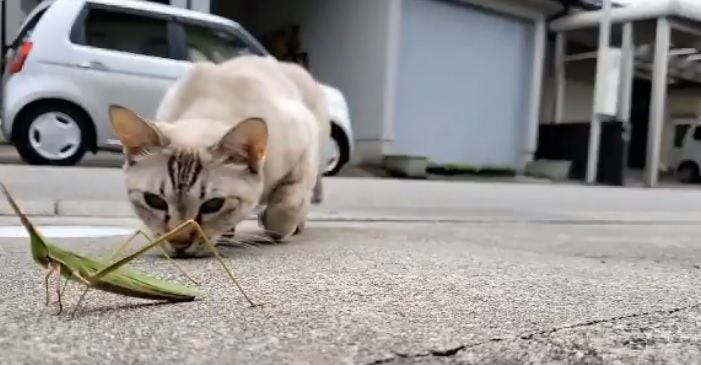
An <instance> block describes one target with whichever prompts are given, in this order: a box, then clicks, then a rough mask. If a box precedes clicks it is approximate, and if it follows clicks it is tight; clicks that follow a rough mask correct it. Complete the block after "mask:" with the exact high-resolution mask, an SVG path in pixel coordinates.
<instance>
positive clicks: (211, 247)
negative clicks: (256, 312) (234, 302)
mask: <svg viewBox="0 0 701 365" xmlns="http://www.w3.org/2000/svg"><path fill="white" fill-rule="evenodd" d="M184 225H192V226H194V227H195V230H197V234H198V235H199V236H200V239H201V240H202V241H203V242H204V244H205V245H206V246H207V249H209V250H210V251H212V253H213V254H214V256H215V257H216V258H217V260H218V261H219V263H220V264H221V266H222V267H223V268H224V271H226V274H227V275H228V276H229V278H231V281H232V282H233V283H234V285H236V287H237V288H238V289H239V291H240V292H241V294H243V297H244V298H246V300H247V301H248V304H250V305H251V307H258V306H261V304H256V303H254V302H253V301H252V300H251V298H249V297H248V294H246V291H245V290H243V288H242V287H241V284H239V282H238V280H236V277H234V274H233V273H232V272H231V270H230V269H229V267H228V266H226V263H225V262H224V259H223V258H222V257H221V255H220V254H219V251H217V249H216V247H214V245H213V244H212V242H211V241H210V240H209V238H208V237H207V235H206V234H205V233H204V231H203V230H202V227H200V225H199V224H197V222H195V221H194V220H189V221H187V222H185V224H184Z"/></svg>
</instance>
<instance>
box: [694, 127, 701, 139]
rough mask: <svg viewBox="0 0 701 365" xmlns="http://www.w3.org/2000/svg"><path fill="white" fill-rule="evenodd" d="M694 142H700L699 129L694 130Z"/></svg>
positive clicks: (700, 132)
mask: <svg viewBox="0 0 701 365" xmlns="http://www.w3.org/2000/svg"><path fill="white" fill-rule="evenodd" d="M694 140H696V141H701V127H696V128H694Z"/></svg>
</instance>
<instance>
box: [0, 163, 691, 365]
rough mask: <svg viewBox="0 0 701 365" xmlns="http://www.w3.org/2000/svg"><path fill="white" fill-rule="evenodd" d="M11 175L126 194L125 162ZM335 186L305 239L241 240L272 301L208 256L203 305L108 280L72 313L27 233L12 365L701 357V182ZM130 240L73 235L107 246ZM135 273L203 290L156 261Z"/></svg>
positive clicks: (3, 308)
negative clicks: (694, 185)
mask: <svg viewBox="0 0 701 365" xmlns="http://www.w3.org/2000/svg"><path fill="white" fill-rule="evenodd" d="M0 179H2V180H4V181H8V182H9V184H10V185H11V188H12V189H13V191H17V193H18V195H20V197H21V198H22V199H30V198H32V194H34V195H38V196H39V198H41V199H56V200H62V199H68V200H70V199H93V200H104V202H103V203H101V204H106V205H105V209H110V206H111V205H112V204H120V202H121V203H123V196H121V195H120V194H121V193H119V191H120V189H122V188H123V187H122V186H120V184H121V177H120V172H119V170H118V169H101V168H82V169H81V168H76V169H45V168H27V167H18V166H7V165H5V166H2V165H0ZM327 182H328V184H327V193H328V195H327V201H326V202H325V204H324V205H322V206H321V207H318V208H316V209H315V211H314V212H313V217H314V220H313V221H312V222H310V223H309V224H308V228H307V231H306V232H305V234H304V235H302V236H299V237H296V238H295V239H293V240H292V241H290V242H287V243H283V244H259V245H257V246H255V247H239V248H223V252H224V254H225V256H226V260H227V262H229V263H230V264H231V265H232V266H233V267H234V270H235V272H236V274H237V275H238V277H239V278H240V280H241V282H242V284H243V285H244V287H245V288H246V289H247V290H248V291H249V294H250V295H251V296H252V297H253V298H254V299H255V300H257V301H260V302H263V303H264V304H265V305H264V306H263V307H261V308H249V307H247V305H246V302H245V301H244V300H243V298H242V297H241V295H240V294H239V293H238V292H237V291H236V289H235V288H234V287H233V286H232V285H231V283H229V282H228V281H227V278H226V276H225V275H224V274H223V272H222V271H221V270H220V268H219V266H218V265H217V263H216V261H215V260H213V259H211V258H203V259H189V260H180V262H181V264H182V265H183V266H185V268H186V269H187V270H188V271H189V272H191V273H192V274H193V276H195V278H197V279H199V280H200V281H201V282H202V283H203V284H202V291H203V292H204V293H205V294H206V296H205V298H203V299H201V300H198V301H195V302H191V303H181V304H161V303H153V302H148V301H142V300H137V299H129V298H124V297H118V296H115V295H111V294H104V293H97V292H95V293H92V294H91V295H90V296H89V298H88V302H87V304H86V306H85V307H84V308H83V309H82V310H81V311H80V312H78V314H77V317H76V318H75V319H73V320H68V318H67V317H65V316H62V317H56V316H54V315H53V312H54V311H55V310H56V308H55V306H51V307H48V308H47V307H45V306H44V303H43V286H42V282H43V274H42V272H41V270H40V269H39V268H38V267H37V266H36V265H35V264H34V263H33V262H32V261H31V257H30V254H29V250H28V244H27V241H26V240H25V239H18V238H0V288H2V291H3V293H2V297H1V299H0V364H22V363H27V364H59V363H60V364H83V363H89V364H96V363H97V364H101V363H128V364H205V363H207V364H231V363H255V364H279V363H294V364H336V363H347V364H372V363H389V364H395V363H396V364H401V363H467V364H472V363H475V364H483V363H507V364H508V363H579V364H592V363H593V364H596V363H607V364H608V363H621V364H629V363H635V364H658V363H665V364H699V363H701V360H699V359H701V336H700V335H699V334H700V333H701V304H700V303H701V288H699V278H700V277H701V243H700V242H699V236H701V211H700V210H699V207H701V204H699V203H701V191H698V190H695V189H681V190H679V189H656V190H645V189H633V188H629V189H620V188H601V187H597V188H593V187H581V186H573V185H538V184H514V183H510V184H509V183H492V184H480V183H458V182H422V181H412V182H409V181H397V180H371V179H328V180H327ZM76 187H79V189H77V188H76ZM53 189H55V190H53ZM110 192H112V193H110ZM110 194H112V195H110ZM34 219H35V220H36V221H37V223H39V224H41V225H42V226H45V225H58V224H87V225H117V226H120V227H126V228H135V227H137V226H138V222H137V221H135V220H133V219H130V218H119V219H117V218H109V219H108V218H101V217H99V216H96V217H87V218H86V217H82V218H69V217H36V218H34ZM16 224H17V220H16V219H15V218H14V217H0V228H1V226H7V225H16ZM259 233H260V232H259V231H258V230H257V228H256V227H255V225H254V222H246V223H245V227H244V230H243V232H241V235H240V236H239V238H240V239H242V240H251V239H254V238H255V237H256V236H257V235H258V234H259ZM122 239H124V237H103V238H95V239H56V241H57V242H58V243H60V244H62V245H65V246H66V247H69V248H71V249H74V250H76V251H79V252H82V253H85V254H87V255H90V256H92V257H104V256H105V255H107V254H108V252H110V250H111V249H112V248H113V247H114V246H115V245H117V243H118V242H119V241H120V240H122ZM134 265H135V266H136V267H138V268H140V269H142V270H145V271H147V272H150V273H154V274H155V275H158V276H160V277H164V278H168V279H171V280H178V281H182V282H185V281H184V280H183V278H182V277H181V276H180V275H179V274H178V273H177V271H175V270H174V269H173V268H171V267H170V266H169V265H168V263H167V262H166V261H164V260H163V259H161V258H159V257H158V256H157V255H156V254H151V255H149V256H147V257H144V258H142V259H139V260H138V261H137V262H136V263H134ZM77 296H78V289H77V286H74V287H72V288H69V292H68V294H67V295H66V297H65V304H66V305H67V307H68V308H71V307H72V304H73V303H74V302H75V300H76V299H77ZM69 310H70V309H69Z"/></svg>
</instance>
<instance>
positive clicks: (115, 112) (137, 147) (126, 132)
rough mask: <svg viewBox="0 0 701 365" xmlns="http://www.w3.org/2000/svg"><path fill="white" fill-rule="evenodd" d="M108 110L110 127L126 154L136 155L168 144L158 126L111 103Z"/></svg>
mask: <svg viewBox="0 0 701 365" xmlns="http://www.w3.org/2000/svg"><path fill="white" fill-rule="evenodd" d="M109 112H110V123H112V129H114V132H115V134H117V137H118V138H119V140H120V141H121V142H122V146H124V152H125V153H126V154H127V155H136V154H139V153H141V152H143V151H144V150H146V149H148V148H152V147H165V146H166V145H167V144H168V140H167V138H165V137H164V136H163V134H162V133H161V132H160V131H159V130H158V127H156V126H155V125H154V124H153V123H151V122H149V121H148V120H146V119H144V118H142V117H140V116H139V115H137V114H136V113H134V112H133V111H131V110H130V109H127V108H125V107H123V106H119V105H111V106H110V110H109Z"/></svg>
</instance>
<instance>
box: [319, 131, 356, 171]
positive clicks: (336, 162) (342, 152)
mask: <svg viewBox="0 0 701 365" xmlns="http://www.w3.org/2000/svg"><path fill="white" fill-rule="evenodd" d="M349 154H350V151H348V140H347V138H346V134H345V133H343V130H342V129H341V128H339V127H336V126H333V128H332V129H331V138H330V139H329V142H328V143H327V147H326V160H325V164H324V167H325V168H324V176H334V175H336V174H338V173H339V172H340V171H341V169H342V168H343V166H344V165H345V164H346V162H348V158H349Z"/></svg>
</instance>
